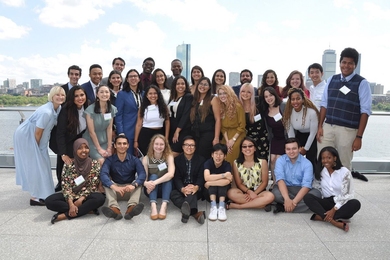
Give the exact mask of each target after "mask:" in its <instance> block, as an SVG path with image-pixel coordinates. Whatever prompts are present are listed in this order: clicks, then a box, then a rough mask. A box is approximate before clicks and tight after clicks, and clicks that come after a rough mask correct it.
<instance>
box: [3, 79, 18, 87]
mask: <svg viewBox="0 0 390 260" xmlns="http://www.w3.org/2000/svg"><path fill="white" fill-rule="evenodd" d="M3 83H4V88H5V89H14V88H16V80H15V79H6V80H4V81H3Z"/></svg>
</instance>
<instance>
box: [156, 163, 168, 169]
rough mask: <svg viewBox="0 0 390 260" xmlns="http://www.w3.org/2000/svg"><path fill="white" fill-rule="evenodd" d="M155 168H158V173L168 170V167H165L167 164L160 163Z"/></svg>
mask: <svg viewBox="0 0 390 260" xmlns="http://www.w3.org/2000/svg"><path fill="white" fill-rule="evenodd" d="M157 167H158V170H159V171H163V170H165V169H166V168H168V166H167V164H166V163H165V162H164V163H160V164H159V165H157Z"/></svg>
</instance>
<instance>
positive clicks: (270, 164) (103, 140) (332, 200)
mask: <svg viewBox="0 0 390 260" xmlns="http://www.w3.org/2000/svg"><path fill="white" fill-rule="evenodd" d="M358 57H359V54H358V52H357V51H356V50H355V49H353V48H346V49H344V50H343V51H342V52H341V57H340V70H341V74H337V75H335V76H333V77H331V78H330V79H329V80H328V81H327V82H325V81H324V80H322V75H323V71H322V67H321V65H320V64H317V63H314V64H312V65H310V66H309V68H308V74H309V76H310V77H311V79H312V81H313V86H311V87H310V88H309V89H306V88H305V86H304V82H303V75H302V73H301V72H299V71H293V72H291V74H290V75H289V77H288V78H287V80H286V86H285V87H284V88H282V87H279V82H278V78H277V75H276V73H275V71H273V70H267V71H266V72H265V73H264V75H263V80H262V83H261V86H260V88H259V89H256V88H255V87H253V85H252V84H251V81H252V77H253V75H252V72H251V71H249V70H247V69H245V70H243V71H242V72H241V74H240V79H241V85H239V86H232V87H230V86H227V85H225V80H226V74H225V72H224V71H223V70H222V69H219V70H217V71H216V72H215V73H214V75H213V77H212V79H211V80H210V79H209V78H208V77H205V76H204V73H203V70H202V68H201V67H200V66H194V67H193V68H192V70H191V85H190V84H189V82H188V81H187V79H186V78H185V77H183V76H181V71H182V64H181V61H180V60H178V59H175V60H173V61H172V63H171V70H172V73H173V75H172V76H171V77H167V75H166V74H165V72H164V71H163V70H161V69H156V70H154V66H155V62H154V60H153V59H152V58H146V59H145V60H144V62H143V65H142V68H143V72H142V73H141V74H140V73H138V71H137V70H136V69H130V70H129V71H128V72H127V74H126V76H125V78H124V79H123V78H122V75H121V74H122V71H123V70H124V68H125V61H124V60H123V59H122V58H115V59H114V60H113V62H112V66H113V71H111V73H110V74H109V76H108V78H102V76H103V72H102V68H101V66H100V65H98V64H94V65H92V66H91V67H90V70H89V76H90V81H88V82H87V83H84V84H82V85H81V86H79V85H78V79H79V78H80V76H81V68H79V67H78V66H75V65H73V66H71V67H69V69H68V76H69V83H68V84H65V85H63V86H61V87H53V88H52V89H51V91H50V94H49V102H48V103H47V104H46V105H43V106H42V107H40V108H39V109H37V110H36V112H35V113H34V114H33V115H32V116H31V117H30V118H29V119H28V120H26V121H25V122H24V123H23V124H21V125H20V126H19V127H18V129H17V130H16V132H15V135H14V142H15V164H16V179H17V184H20V185H22V187H23V189H24V190H27V191H29V192H30V194H31V199H30V205H34V206H35V205H46V206H47V207H48V208H49V209H51V210H53V211H56V212H57V214H55V215H54V216H53V218H52V220H51V221H52V223H55V222H56V221H59V220H62V219H71V218H75V217H79V216H81V215H84V214H87V213H95V214H98V212H99V211H98V210H97V209H98V208H99V207H100V206H102V205H103V204H104V202H105V199H106V200H107V206H104V207H102V212H103V214H104V215H105V216H107V217H110V218H114V219H117V220H118V219H121V218H122V217H123V216H122V213H121V211H120V208H119V204H118V199H125V200H127V210H126V213H125V214H124V218H125V219H131V218H133V217H134V216H136V215H139V214H140V213H141V212H142V211H143V208H144V205H143V204H142V203H140V202H139V200H140V196H141V190H142V187H143V190H144V193H145V195H146V196H147V197H149V200H150V207H151V214H150V218H151V219H152V220H156V219H165V218H166V216H167V206H168V203H169V202H170V200H172V202H173V203H174V205H176V206H177V207H179V208H180V210H181V213H182V222H183V223H186V222H187V221H188V219H189V217H190V216H193V217H194V218H195V219H196V220H197V221H198V222H199V223H201V224H203V223H204V220H205V213H204V212H202V211H198V209H197V201H198V200H199V199H201V198H203V199H207V200H209V201H210V205H211V207H210V212H209V215H208V218H209V219H210V220H217V219H218V220H220V221H225V220H226V219H227V216H226V210H228V209H233V208H265V210H266V211H270V210H271V204H272V205H274V207H275V208H274V213H278V212H283V211H284V212H304V211H306V210H307V209H308V208H309V209H310V210H312V211H313V212H314V213H315V214H314V215H313V216H312V220H322V221H327V222H330V223H331V224H333V225H334V226H337V227H340V228H342V229H344V230H345V231H348V228H349V226H348V223H347V222H346V221H345V220H343V219H349V218H351V217H352V216H353V215H354V214H355V213H356V212H357V211H358V210H359V208H360V203H359V201H357V200H354V199H353V189H352V177H351V160H352V156H353V152H354V151H357V150H359V149H360V148H361V145H362V137H363V133H364V129H365V127H366V124H367V120H368V116H369V115H370V113H371V111H370V108H371V92H370V87H369V84H368V82H367V81H366V80H365V79H364V78H363V77H361V76H360V75H357V74H356V73H355V72H354V69H355V67H356V65H357V63H358ZM61 104H62V106H61ZM49 141H50V148H51V149H52V150H53V151H54V152H55V153H57V168H56V172H57V179H58V185H57V187H56V188H55V190H56V191H60V190H62V193H54V194H53V192H54V184H53V179H52V177H51V168H50V159H49V155H48V145H49ZM27 156H28V158H33V159H34V163H33V164H32V165H31V163H30V161H26V160H25V158H27ZM138 157H142V159H138ZM343 166H345V167H343ZM269 169H270V171H271V178H272V184H271V185H270V187H269V188H268V190H267V187H268V179H269V178H268V172H269ZM103 194H105V196H104V195H103ZM158 198H161V199H162V203H161V206H160V209H158V207H157V199H158ZM217 205H218V206H217Z"/></svg>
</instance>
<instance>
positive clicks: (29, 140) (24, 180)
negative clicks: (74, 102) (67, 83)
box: [14, 87, 65, 206]
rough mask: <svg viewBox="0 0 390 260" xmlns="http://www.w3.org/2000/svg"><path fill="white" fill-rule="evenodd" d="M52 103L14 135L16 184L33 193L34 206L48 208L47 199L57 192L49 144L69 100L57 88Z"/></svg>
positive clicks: (24, 123)
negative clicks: (60, 114)
mask: <svg viewBox="0 0 390 260" xmlns="http://www.w3.org/2000/svg"><path fill="white" fill-rule="evenodd" d="M48 100H49V102H47V103H46V104H45V105H43V106H41V107H39V108H38V109H37V110H36V111H35V112H34V113H33V114H32V115H31V116H30V117H29V118H28V119H27V120H26V121H24V122H23V123H22V124H21V125H19V127H18V128H17V129H16V131H15V134H14V154H15V170H16V184H17V185H21V186H22V189H23V190H25V191H28V192H29V193H30V195H31V199H30V205H31V206H44V205H45V203H44V199H46V197H47V196H49V195H51V194H53V192H54V182H53V176H52V172H51V164H50V157H49V151H48V145H49V139H50V132H51V130H52V129H53V127H54V125H55V124H56V123H57V116H58V114H59V113H60V110H61V104H62V103H63V102H64V101H65V91H64V89H63V88H61V87H53V88H52V89H51V90H50V93H49V96H48Z"/></svg>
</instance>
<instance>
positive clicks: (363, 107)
mask: <svg viewBox="0 0 390 260" xmlns="http://www.w3.org/2000/svg"><path fill="white" fill-rule="evenodd" d="M355 74H356V73H355V72H353V73H352V74H351V75H349V76H347V77H345V79H346V80H347V81H350V80H351V79H352V78H353V76H355ZM342 78H343V76H342V75H341V74H340V79H342ZM331 80H332V77H330V78H329V79H328V80H327V82H326V86H325V88H324V93H323V95H322V101H321V106H322V107H324V108H327V107H328V86H329V83H330V82H331ZM358 94H359V100H360V113H361V114H367V115H371V102H372V99H371V88H370V84H369V83H368V81H367V80H365V79H364V80H362V81H361V82H360V85H359V93H358Z"/></svg>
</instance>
